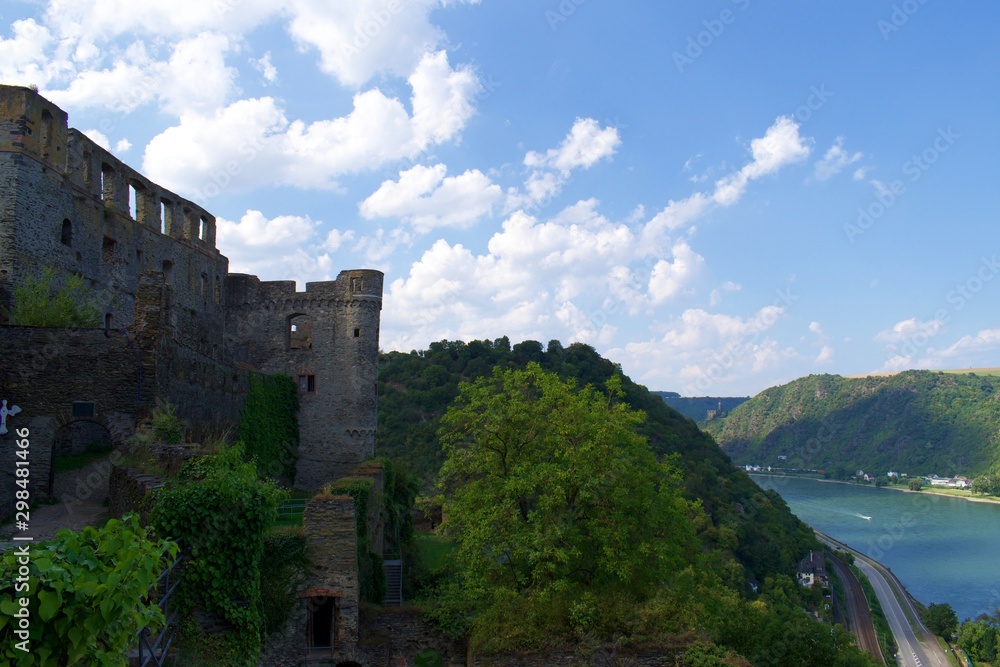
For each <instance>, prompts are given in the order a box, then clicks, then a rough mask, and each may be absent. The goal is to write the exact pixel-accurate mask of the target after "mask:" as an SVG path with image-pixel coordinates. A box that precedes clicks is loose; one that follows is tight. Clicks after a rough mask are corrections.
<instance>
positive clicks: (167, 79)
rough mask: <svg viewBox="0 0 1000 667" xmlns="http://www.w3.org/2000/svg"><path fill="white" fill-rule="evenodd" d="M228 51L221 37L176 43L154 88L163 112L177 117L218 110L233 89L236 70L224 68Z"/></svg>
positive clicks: (230, 47) (205, 35)
mask: <svg viewBox="0 0 1000 667" xmlns="http://www.w3.org/2000/svg"><path fill="white" fill-rule="evenodd" d="M232 50H234V46H233V44H232V42H231V41H230V39H229V38H228V37H226V36H225V35H221V34H214V33H207V32H206V33H201V34H199V35H197V36H196V37H193V38H190V39H184V40H181V41H180V42H178V43H177V44H176V45H175V46H174V49H173V52H172V53H171V55H170V60H169V62H168V63H167V64H166V66H165V67H164V68H162V75H161V78H160V81H159V82H158V84H157V85H156V87H157V89H158V94H159V97H160V100H161V106H162V108H163V110H164V111H166V112H168V113H170V114H173V115H175V116H178V117H180V116H183V115H185V114H189V113H210V112H212V111H214V110H215V109H217V108H219V107H221V106H222V105H223V104H224V103H225V102H226V100H227V99H228V98H229V96H230V94H231V93H232V91H233V90H234V86H235V80H236V69H235V68H232V67H227V66H226V54H227V53H228V52H230V51H232Z"/></svg>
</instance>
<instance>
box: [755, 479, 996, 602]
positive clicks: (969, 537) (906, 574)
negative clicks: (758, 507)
mask: <svg viewBox="0 0 1000 667" xmlns="http://www.w3.org/2000/svg"><path fill="white" fill-rule="evenodd" d="M751 477H752V478H753V480H754V481H755V482H757V484H759V485H760V486H761V487H762V488H765V489H776V490H777V491H778V493H780V494H781V497H782V498H784V499H785V502H787V503H788V507H789V508H790V509H791V510H792V512H794V513H795V515H796V516H798V517H799V518H800V519H802V520H803V521H805V522H806V523H807V524H809V525H810V526H812V527H813V528H815V529H816V530H819V531H820V532H823V533H826V534H827V535H829V536H830V537H833V538H835V539H837V540H840V541H841V542H844V543H845V544H848V545H850V546H851V547H853V548H855V549H857V550H858V551H860V552H862V553H864V554H866V555H868V556H871V557H872V558H874V559H875V560H877V561H879V562H881V563H882V564H884V565H886V566H887V567H889V569H891V570H892V571H893V573H894V574H895V575H896V576H897V577H898V578H899V580H900V581H902V582H903V585H904V586H906V588H907V590H908V591H909V592H910V594H911V595H912V596H913V597H915V598H916V599H917V600H919V601H920V602H922V603H924V604H929V603H931V602H938V603H941V602H947V603H948V604H950V605H951V606H952V608H954V610H955V613H956V614H957V615H958V619H959V620H960V621H961V620H964V619H966V618H975V617H976V616H978V615H979V614H982V613H987V612H992V611H994V610H995V609H997V608H1000V504H995V503H975V502H969V501H968V500H963V499H961V498H949V497H947V496H941V495H934V494H930V493H903V492H900V491H894V490H891V489H876V488H873V487H870V486H858V485H853V484H837V483H833V482H823V481H821V480H814V479H803V478H794V477H779V476H772V475H751ZM865 517H871V520H868V519H866V518H865Z"/></svg>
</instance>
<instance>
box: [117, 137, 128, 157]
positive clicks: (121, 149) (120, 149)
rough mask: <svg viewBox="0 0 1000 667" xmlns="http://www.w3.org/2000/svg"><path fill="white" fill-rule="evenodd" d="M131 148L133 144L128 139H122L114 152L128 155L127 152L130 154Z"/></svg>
mask: <svg viewBox="0 0 1000 667" xmlns="http://www.w3.org/2000/svg"><path fill="white" fill-rule="evenodd" d="M130 148H132V142H131V141H129V140H128V139H126V138H124V137H122V138H121V139H119V140H118V142H117V143H116V144H115V151H114V152H115V153H126V152H128V150H129V149H130Z"/></svg>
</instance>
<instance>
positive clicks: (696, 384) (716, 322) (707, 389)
mask: <svg viewBox="0 0 1000 667" xmlns="http://www.w3.org/2000/svg"><path fill="white" fill-rule="evenodd" d="M783 316H784V309H783V308H781V307H780V306H765V307H764V308H761V309H760V310H759V311H757V312H756V313H754V314H753V315H752V316H751V317H747V318H742V317H738V316H734V315H726V314H721V313H709V312H707V311H705V310H702V309H698V308H693V309H688V310H685V311H684V312H683V313H682V314H681V315H680V317H678V318H674V319H672V320H670V321H669V322H667V323H665V324H663V325H661V328H662V329H663V333H662V334H661V335H660V336H658V337H657V338H654V339H651V340H648V341H640V342H632V343H628V344H626V345H625V347H624V348H619V349H614V350H611V351H609V352H608V356H610V357H611V358H614V359H618V360H621V361H622V363H623V364H625V365H627V366H629V367H631V368H645V369H648V370H647V371H646V372H645V373H644V374H640V375H639V377H637V378H634V379H636V381H637V382H642V383H644V384H646V385H647V386H650V387H654V388H661V389H666V388H672V389H673V390H675V391H683V393H684V394H685V395H687V396H702V395H705V394H706V393H708V394H709V395H719V393H716V392H724V391H726V387H727V386H729V385H730V383H732V382H734V381H735V380H736V379H737V378H740V377H742V376H745V375H748V374H762V373H764V372H767V371H769V370H773V369H775V368H777V367H779V366H780V365H781V364H782V363H783V362H785V361H787V360H788V359H791V358H794V357H796V356H797V355H796V353H795V351H794V350H792V349H790V348H783V347H782V346H781V345H779V344H778V343H777V342H776V341H775V340H773V339H771V338H770V337H769V336H768V335H767V332H768V330H770V329H771V328H772V327H773V326H774V324H775V323H776V322H777V321H778V320H780V319H781V318H782V317H783ZM626 362H627V363H626Z"/></svg>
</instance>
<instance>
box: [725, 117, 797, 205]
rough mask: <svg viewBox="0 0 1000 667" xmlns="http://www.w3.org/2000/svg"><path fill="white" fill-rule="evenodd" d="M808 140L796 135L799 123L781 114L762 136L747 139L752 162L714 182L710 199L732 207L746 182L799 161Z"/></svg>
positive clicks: (743, 190) (744, 187) (743, 189)
mask: <svg viewBox="0 0 1000 667" xmlns="http://www.w3.org/2000/svg"><path fill="white" fill-rule="evenodd" d="M810 150H811V148H810V146H809V142H808V140H806V139H805V138H803V137H801V136H799V125H798V123H796V122H795V121H794V120H793V119H792V118H791V117H789V116H781V117H779V118H778V119H777V120H776V121H775V122H774V125H772V126H771V127H769V128H768V130H767V132H765V133H764V136H763V137H759V138H757V139H754V140H753V141H751V142H750V152H751V153H752V155H753V161H752V162H749V163H747V164H746V165H744V167H743V168H742V169H740V170H739V171H738V172H736V173H734V174H730V175H729V176H726V177H725V178H721V179H719V180H718V181H716V183H715V192H714V193H713V194H712V200H713V201H714V202H715V203H716V204H718V205H720V206H732V205H733V204H735V203H736V202H737V201H739V199H740V198H741V197H742V196H743V193H744V192H746V188H747V185H748V184H749V183H750V181H754V180H756V179H758V178H761V177H763V176H766V175H768V174H772V173H774V172H776V171H777V170H778V169H780V168H781V167H783V166H785V165H786V164H791V163H795V162H801V161H802V160H805V159H806V158H807V157H808V156H809V152H810Z"/></svg>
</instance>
